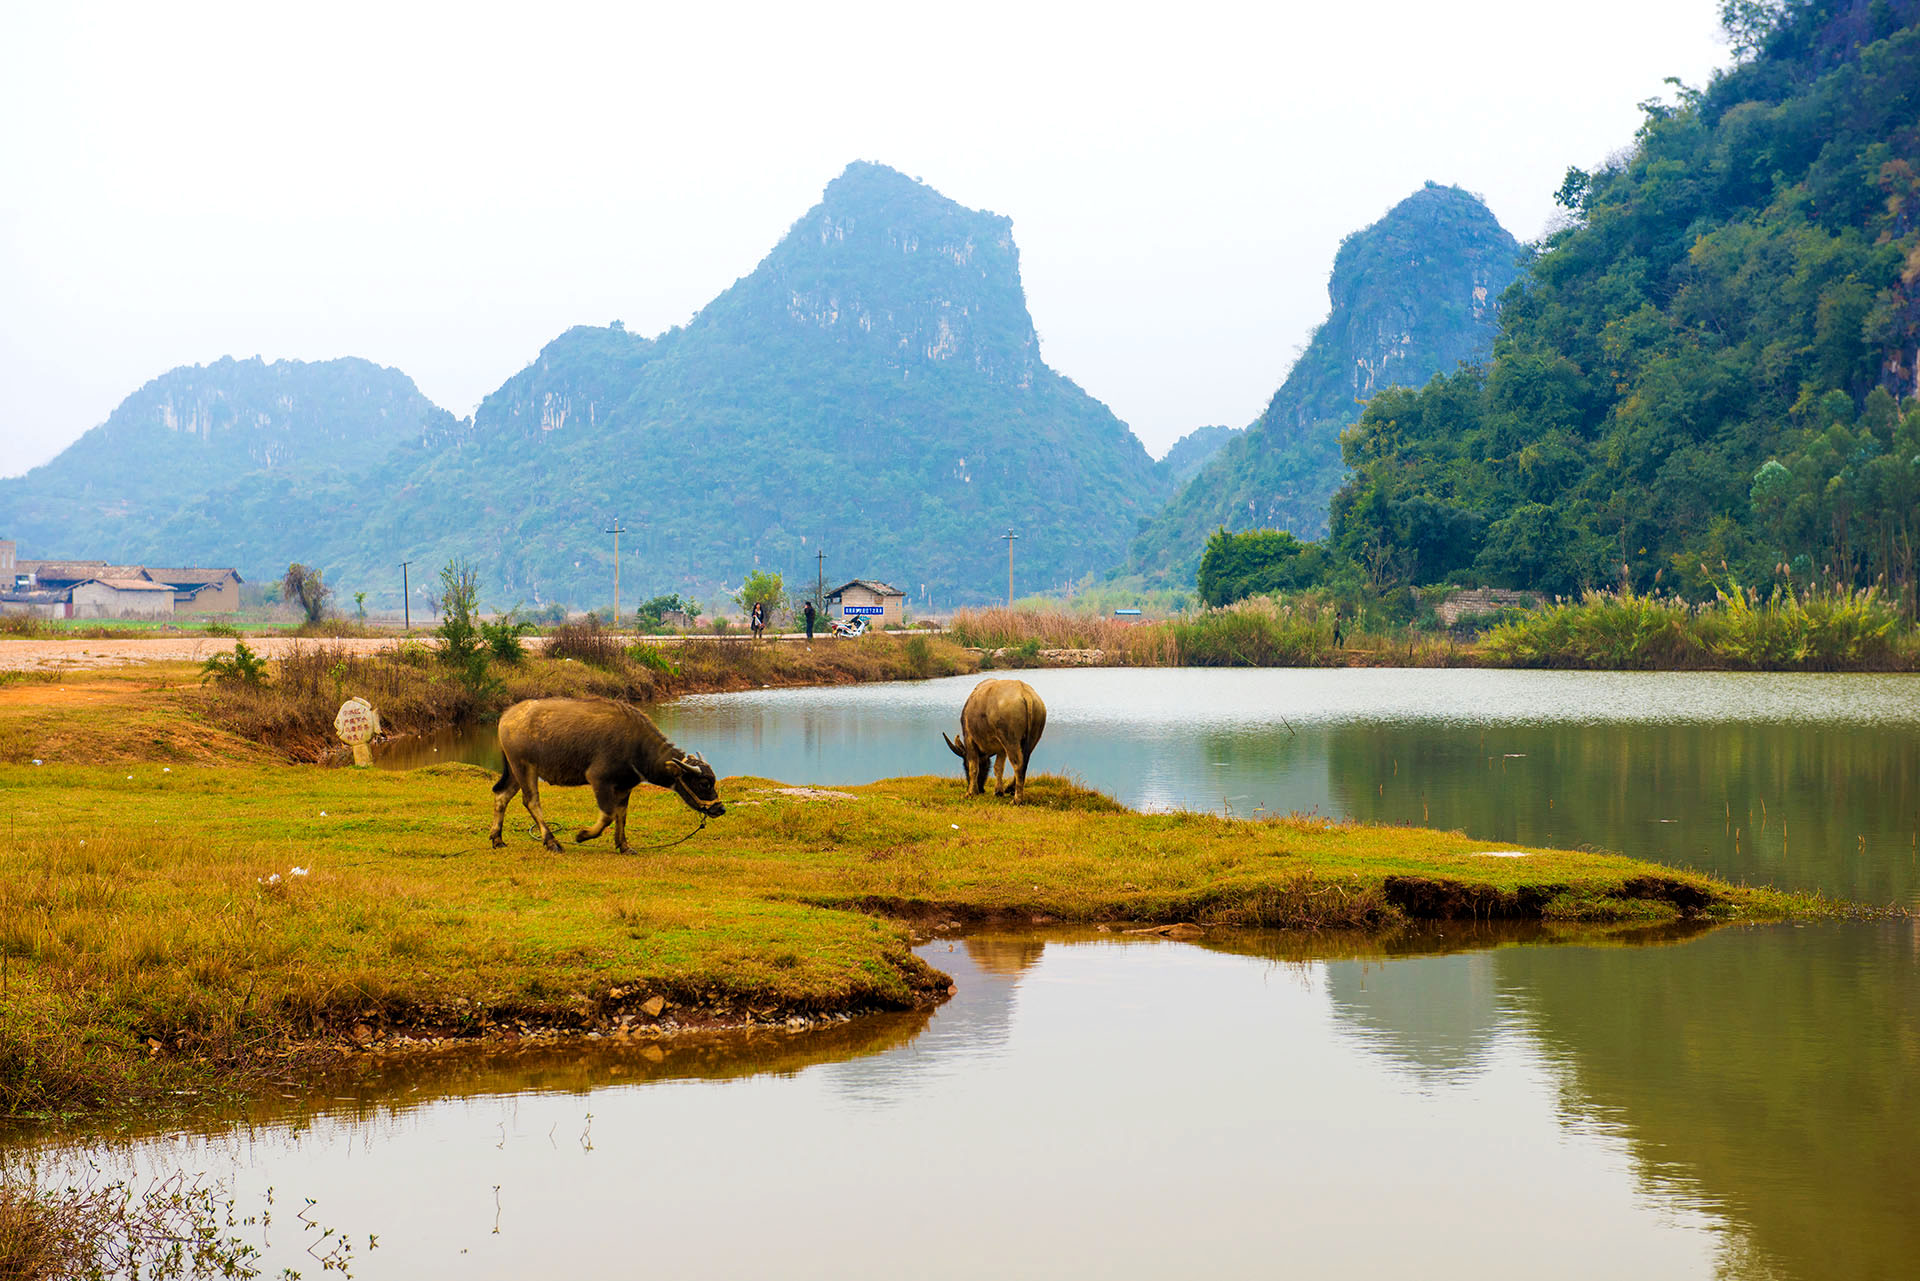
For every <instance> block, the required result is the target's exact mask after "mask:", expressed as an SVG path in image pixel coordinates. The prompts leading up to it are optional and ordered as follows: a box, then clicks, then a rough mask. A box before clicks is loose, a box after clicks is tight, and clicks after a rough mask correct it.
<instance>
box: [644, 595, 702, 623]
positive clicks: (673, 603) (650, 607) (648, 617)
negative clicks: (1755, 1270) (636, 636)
mask: <svg viewBox="0 0 1920 1281" xmlns="http://www.w3.org/2000/svg"><path fill="white" fill-rule="evenodd" d="M672 613H680V614H685V615H686V616H687V617H688V618H698V617H700V602H699V601H697V600H689V599H683V598H682V597H681V595H680V593H679V592H674V593H673V594H672V595H669V596H655V597H654V598H653V599H651V600H649V601H647V602H646V603H645V604H643V605H641V606H640V608H639V609H636V610H634V611H633V616H634V622H635V623H636V624H637V625H638V626H639V628H640V630H641V631H643V632H657V631H659V630H660V626H661V623H662V621H663V620H664V619H665V617H666V616H667V615H668V614H672Z"/></svg>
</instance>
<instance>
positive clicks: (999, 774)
mask: <svg viewBox="0 0 1920 1281" xmlns="http://www.w3.org/2000/svg"><path fill="white" fill-rule="evenodd" d="M993 794H994V795H995V796H1005V795H1006V794H1007V753H1005V752H1002V753H1001V754H1000V755H998V756H996V757H994V758H993Z"/></svg>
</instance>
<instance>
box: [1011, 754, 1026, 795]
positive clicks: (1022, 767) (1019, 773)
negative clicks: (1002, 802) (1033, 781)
mask: <svg viewBox="0 0 1920 1281" xmlns="http://www.w3.org/2000/svg"><path fill="white" fill-rule="evenodd" d="M1026 799H1027V754H1026V752H1024V751H1022V752H1021V753H1020V758H1019V759H1018V760H1016V761H1015V762H1014V763H1013V800H1014V804H1016V805H1020V804H1024V803H1025V802H1026Z"/></svg>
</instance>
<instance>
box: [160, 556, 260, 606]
mask: <svg viewBox="0 0 1920 1281" xmlns="http://www.w3.org/2000/svg"><path fill="white" fill-rule="evenodd" d="M146 573H147V577H148V578H151V579H152V580H153V581H154V582H156V583H165V584H166V585H167V586H169V587H171V588H173V612H174V613H176V614H229V613H232V612H233V611H234V610H236V609H239V608H240V584H241V582H243V581H244V580H243V579H242V578H241V577H240V573H239V571H238V570H234V569H198V568H195V567H193V566H191V565H185V566H181V567H179V568H173V569H169V568H164V567H155V566H152V565H149V566H147V571H146Z"/></svg>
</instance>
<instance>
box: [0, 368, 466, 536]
mask: <svg viewBox="0 0 1920 1281" xmlns="http://www.w3.org/2000/svg"><path fill="white" fill-rule="evenodd" d="M432 410H433V404H432V402H431V401H429V400H427V398H426V397H424V396H422V395H421V394H420V392H419V389H418V388H416V387H415V386H414V385H413V380H412V379H410V378H408V377H407V376H406V375H405V374H403V373H401V372H399V371H398V370H395V369H384V368H382V367H380V366H379V365H375V364H373V363H371V362H369V361H365V360H355V359H342V360H327V361H318V362H314V363H308V362H305V361H299V360H280V361H275V362H274V363H272V364H266V363H264V362H262V361H261V360H260V359H259V358H258V357H254V358H253V359H251V360H234V359H232V358H231V357H228V358H226V359H223V360H219V361H215V362H214V363H213V364H211V365H194V366H191V367H182V368H179V369H175V370H172V371H171V372H169V373H166V374H163V375H161V376H160V377H158V378H156V379H154V380H153V381H152V382H150V383H148V384H147V385H146V386H144V387H142V388H141V389H140V390H139V391H137V392H135V393H134V394H133V395H131V396H129V397H127V398H126V400H124V401H122V402H121V403H120V406H119V408H117V409H115V410H114V411H113V413H112V414H111V415H110V416H109V417H108V418H107V421H106V422H104V423H102V424H100V425H99V426H98V427H95V428H93V429H92V430H91V431H89V432H87V433H86V434H85V435H84V436H82V437H81V438H80V439H79V440H77V441H75V442H74V443H73V444H72V445H70V446H69V447H68V448H67V449H66V450H64V451H63V452H62V453H61V454H60V455H59V456H58V457H56V458H54V459H53V460H52V461H50V462H48V463H46V464H44V465H43V466H40V467H36V468H34V469H33V470H32V471H30V472H28V473H27V474H26V475H24V476H16V477H12V478H10V479H6V480H0V536H4V537H7V538H12V539H14V540H15V541H17V542H18V543H19V544H20V554H21V555H23V556H28V557H39V558H45V557H55V556H73V557H86V558H99V559H105V560H112V561H121V562H124V561H139V560H156V561H160V562H164V563H168V564H181V563H185V562H187V561H191V560H202V559H205V560H211V561H214V562H217V563H219V564H222V565H227V564H237V563H245V564H246V565H247V566H248V567H249V568H252V569H254V570H255V571H256V572H257V571H258V570H260V569H262V568H264V567H266V564H267V562H265V561H263V560H262V559H261V555H262V553H261V551H260V544H261V543H262V542H263V541H268V540H270V539H271V537H272V535H273V534H275V533H282V532H286V531H284V530H283V529H280V528H278V527H279V526H282V525H283V524H284V521H283V520H282V519H281V518H279V517H276V518H274V519H273V520H271V521H269V522H268V525H269V527H268V528H261V529H252V528H249V529H247V530H245V531H244V532H243V533H241V534H239V535H237V536H236V537H237V541H208V540H195V542H194V544H193V545H191V546H183V545H178V544H174V543H170V542H169V541H167V540H164V539H162V538H161V537H160V530H161V528H162V526H164V525H166V524H168V523H169V522H171V521H173V520H174V519H175V518H176V516H177V515H178V514H179V512H180V510H181V508H182V506H183V505H186V504H192V503H194V502H195V501H196V500H198V499H199V498H201V496H203V495H205V494H207V493H209V492H211V491H216V490H221V489H225V488H228V487H230V486H238V487H241V488H243V489H244V488H256V489H280V488H285V489H291V490H295V491H299V490H302V489H304V488H306V487H308V486H310V485H312V484H314V483H315V482H316V481H317V480H318V478H320V477H322V476H325V475H329V474H335V473H352V472H361V471H365V470H366V469H368V468H370V467H372V466H374V465H375V464H377V463H379V462H380V461H381V460H382V459H384V458H385V457H387V455H388V454H389V453H390V452H391V450H392V449H393V447H394V445H396V444H397V443H399V442H400V441H402V440H404V439H407V438H409V437H413V436H417V435H418V434H419V431H420V423H421V420H422V418H423V417H425V415H426V414H427V413H428V412H430V411H432ZM280 568H285V565H284V563H282V564H281V566H280Z"/></svg>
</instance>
